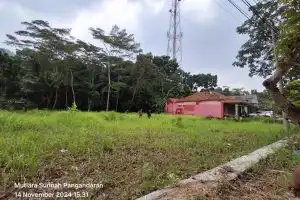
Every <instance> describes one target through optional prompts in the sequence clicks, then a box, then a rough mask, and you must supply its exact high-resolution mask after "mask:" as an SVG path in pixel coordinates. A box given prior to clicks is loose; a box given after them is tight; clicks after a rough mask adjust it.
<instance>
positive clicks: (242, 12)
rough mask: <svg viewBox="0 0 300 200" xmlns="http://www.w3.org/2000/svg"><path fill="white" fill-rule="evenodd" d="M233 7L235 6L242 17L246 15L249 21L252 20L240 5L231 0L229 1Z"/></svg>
mask: <svg viewBox="0 0 300 200" xmlns="http://www.w3.org/2000/svg"><path fill="white" fill-rule="evenodd" d="M227 1H228V2H229V3H230V4H231V5H233V6H234V7H235V8H236V9H237V10H238V11H239V12H240V13H241V14H242V15H244V16H245V17H246V18H247V19H249V20H250V17H249V15H248V14H247V13H246V12H245V11H244V10H243V9H241V8H240V7H239V6H238V5H236V4H235V3H234V2H233V1H231V0H227Z"/></svg>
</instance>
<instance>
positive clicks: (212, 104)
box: [165, 101, 224, 118]
mask: <svg viewBox="0 0 300 200" xmlns="http://www.w3.org/2000/svg"><path fill="white" fill-rule="evenodd" d="M165 112H167V113H169V114H183V115H196V116H202V117H208V116H211V117H216V118H223V117H224V109H223V103H222V102H219V101H202V102H199V103H196V102H182V103H176V102H171V101H167V102H166V103H165Z"/></svg>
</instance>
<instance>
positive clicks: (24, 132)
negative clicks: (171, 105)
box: [0, 105, 284, 199]
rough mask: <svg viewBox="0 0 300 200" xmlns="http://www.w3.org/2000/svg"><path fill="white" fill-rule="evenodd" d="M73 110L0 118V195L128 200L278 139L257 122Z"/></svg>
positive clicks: (276, 128) (277, 131) (277, 129)
mask: <svg viewBox="0 0 300 200" xmlns="http://www.w3.org/2000/svg"><path fill="white" fill-rule="evenodd" d="M75 111H76V105H74V106H72V108H71V109H69V110H68V111H67V112H52V111H39V110H32V111H28V112H26V113H25V112H20V113H16V112H7V111H0V125H1V126H0V174H1V178H0V188H1V189H2V188H3V189H4V190H9V189H10V188H12V187H13V183H14V182H21V181H24V180H26V181H27V182H31V183H36V182H37V183H39V182H43V181H45V180H49V181H54V182H62V181H65V182H75V183H81V182H87V183H98V182H99V181H100V182H103V184H104V188H103V189H102V190H101V191H100V192H99V191H97V192H95V193H93V195H96V196H95V199H97V197H100V196H101V195H102V193H104V194H105V195H106V197H107V198H110V199H132V198H136V197H138V196H141V195H143V194H146V193H148V192H150V191H153V190H155V189H157V188H161V187H163V186H166V185H169V184H172V183H174V181H176V180H178V179H182V178H186V177H189V176H191V175H194V174H196V173H199V172H201V171H203V170H207V169H209V168H213V167H215V166H217V165H219V164H221V163H224V162H226V161H229V160H231V159H233V158H236V157H237V156H240V155H243V154H246V153H249V152H251V151H253V150H255V149H257V148H259V147H261V146H263V145H266V144H270V143H272V142H275V141H276V140H277V139H278V138H281V137H283V136H284V132H283V131H282V130H281V127H282V126H281V125H279V124H266V123H263V122H260V121H253V122H238V123H236V122H232V121H227V120H215V119H204V118H197V117H192V116H182V117H173V116H168V115H155V114H154V115H153V117H152V119H151V120H149V119H147V118H139V117H138V116H137V115H136V114H135V113H134V114H119V113H115V112H109V113H107V112H105V113H101V112H98V113H96V112H95V113H93V112H76V115H70V114H69V112H71V113H73V112H75ZM61 149H65V150H67V151H66V152H61V151H60V150H61ZM146 163H147V164H146ZM74 169H76V170H74ZM53 177H55V179H54V178H53ZM97 195H98V196H97Z"/></svg>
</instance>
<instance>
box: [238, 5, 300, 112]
mask: <svg viewBox="0 0 300 200" xmlns="http://www.w3.org/2000/svg"><path fill="white" fill-rule="evenodd" d="M249 10H250V11H251V12H252V16H251V18H250V19H247V20H245V22H244V23H243V24H242V25H241V26H239V27H238V28H237V32H238V33H239V34H247V35H248V36H249V40H248V41H246V43H245V44H243V45H242V47H241V49H240V51H239V52H238V55H237V57H236V61H235V62H234V66H237V67H242V68H244V67H248V68H249V76H254V75H258V76H261V77H264V78H266V77H267V76H269V75H272V74H273V73H274V72H275V69H276V63H277V64H278V63H279V65H280V66H281V67H280V68H282V69H281V70H284V73H278V72H279V71H277V73H276V78H275V77H274V81H276V83H275V84H277V82H279V80H280V79H282V80H283V88H282V89H283V92H284V93H285V94H286V95H287V99H288V100H290V101H291V103H292V104H293V105H294V106H296V107H297V106H298V105H299V100H300V99H299V95H298V93H299V91H300V90H299V87H296V86H295V84H296V83H298V81H299V80H300V67H299V66H300V64H299V63H300V60H299V51H300V49H299V41H300V38H299V35H300V28H299V27H300V26H299V18H300V2H299V1H298V0H275V1H274V0H262V1H259V2H257V3H256V4H254V5H253V6H251V7H249ZM297 57H298V58H297ZM283 63H284V64H283ZM279 65H278V66H279ZM278 66H277V68H278ZM283 68H285V69H283ZM272 80H273V79H272ZM280 90H281V88H280ZM274 91H276V90H274ZM274 91H272V92H274ZM273 96H274V95H273ZM275 96H276V97H277V100H278V99H279V98H278V95H275ZM275 96H274V97H275ZM282 101H284V100H282V99H281V100H279V101H278V102H282ZM278 102H277V103H276V104H278V105H279V104H280V103H278ZM281 105H283V104H281ZM281 107H282V106H281ZM281 109H283V108H281Z"/></svg>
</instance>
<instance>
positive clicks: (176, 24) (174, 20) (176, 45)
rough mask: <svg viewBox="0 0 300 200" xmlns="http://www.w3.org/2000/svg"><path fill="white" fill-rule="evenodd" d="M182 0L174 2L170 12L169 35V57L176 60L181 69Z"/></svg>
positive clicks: (174, 0)
mask: <svg viewBox="0 0 300 200" xmlns="http://www.w3.org/2000/svg"><path fill="white" fill-rule="evenodd" d="M181 2H182V0H172V7H171V8H170V9H169V12H170V25H169V30H168V33H167V37H168V48H167V55H168V56H170V57H171V58H172V59H175V60H176V61H177V62H178V64H179V67H180V68H181V67H182V37H183V33H182V32H181V25H180V4H181Z"/></svg>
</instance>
